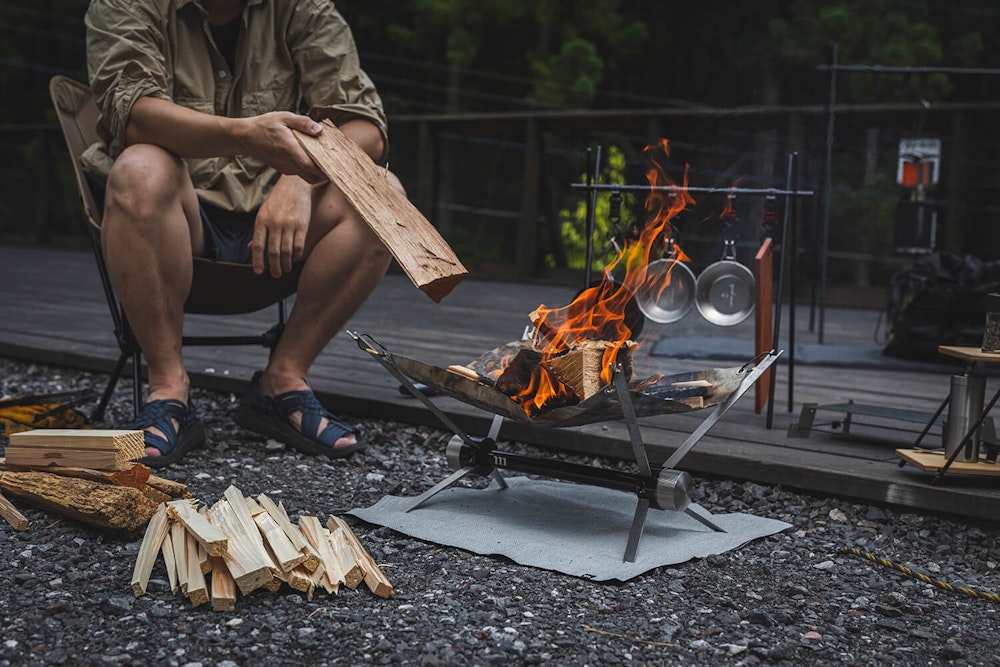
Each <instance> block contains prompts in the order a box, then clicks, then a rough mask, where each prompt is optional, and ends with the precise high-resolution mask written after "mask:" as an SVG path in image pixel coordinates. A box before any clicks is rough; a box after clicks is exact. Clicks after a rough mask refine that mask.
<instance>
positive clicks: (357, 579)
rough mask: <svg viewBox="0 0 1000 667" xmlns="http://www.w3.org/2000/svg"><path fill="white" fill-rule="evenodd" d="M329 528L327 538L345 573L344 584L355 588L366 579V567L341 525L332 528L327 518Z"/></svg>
mask: <svg viewBox="0 0 1000 667" xmlns="http://www.w3.org/2000/svg"><path fill="white" fill-rule="evenodd" d="M334 525H336V524H334ZM327 528H329V532H327V535H326V538H327V540H328V541H329V542H330V548H331V549H332V550H333V555H334V557H335V558H336V559H337V562H338V564H339V566H340V569H341V571H342V572H343V573H344V585H345V586H347V587H348V588H350V589H351V590H354V589H355V588H357V587H358V585H359V584H360V583H361V582H362V581H364V578H365V571H364V568H362V567H361V564H360V563H359V562H358V558H357V556H356V555H355V554H354V550H353V549H351V545H350V544H349V543H348V541H347V537H346V536H345V535H344V530H343V529H342V528H341V527H340V526H337V527H336V530H334V529H333V528H330V521H329V520H327Z"/></svg>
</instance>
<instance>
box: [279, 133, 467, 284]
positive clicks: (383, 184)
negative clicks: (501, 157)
mask: <svg viewBox="0 0 1000 667" xmlns="http://www.w3.org/2000/svg"><path fill="white" fill-rule="evenodd" d="M323 125H324V127H323V132H321V133H320V134H319V136H316V137H312V136H309V135H307V134H302V133H300V132H295V136H296V138H297V139H298V140H299V143H301V144H302V147H303V148H305V150H306V152H307V153H309V156H310V157H312V159H313V161H315V162H316V165H317V166H318V167H319V168H320V169H321V170H322V172H323V173H324V174H326V177H327V178H329V179H330V181H331V182H332V183H333V184H334V185H336V186H337V188H338V189H339V190H340V191H341V192H343V193H344V196H345V197H346V198H347V200H348V201H349V202H350V203H351V205H352V206H353V207H354V209H355V210H356V211H357V212H358V214H359V215H360V216H361V219H362V220H364V221H365V222H366V223H367V224H368V226H369V227H371V229H372V231H373V232H375V235H376V236H378V237H379V239H381V241H382V243H384V244H385V246H386V248H388V249H389V251H390V252H391V253H392V255H393V257H395V258H396V261H397V262H398V263H399V266H400V267H401V268H402V269H403V271H404V272H405V273H406V275H407V276H409V278H410V280H411V281H412V282H413V284H414V285H416V286H417V287H418V288H419V289H420V290H422V291H423V292H424V293H425V294H427V296H429V297H430V298H431V299H433V300H434V301H435V302H440V301H441V299H443V298H444V297H445V296H447V294H448V293H449V292H451V290H452V289H453V288H454V287H455V285H457V284H458V283H459V282H461V281H462V279H463V278H465V276H467V275H468V271H467V270H466V268H465V267H464V266H462V262H461V261H459V259H458V257H456V256H455V253H454V252H453V251H452V249H451V247H449V246H448V244H447V243H446V242H445V240H444V239H443V238H441V235H440V234H438V231H437V230H436V229H434V227H433V226H432V225H431V223H430V222H428V221H427V219H426V218H425V217H424V216H423V215H421V213H420V211H418V210H417V208H416V207H415V206H414V205H413V204H412V203H410V201H409V200H408V199H407V198H406V196H405V195H403V194H401V193H400V192H399V191H397V190H396V189H395V188H393V187H392V185H391V184H390V183H389V179H388V178H387V174H386V173H385V171H383V170H382V169H381V168H379V167H378V166H376V165H375V163H374V162H372V160H371V158H369V157H368V155H366V154H365V152H364V151H362V150H361V148H360V147H359V146H358V145H357V144H355V143H354V142H353V141H351V140H350V139H348V138H347V137H346V136H344V133H343V132H341V131H340V130H339V129H338V128H337V127H336V126H335V125H334V124H333V123H331V122H330V121H329V120H324V121H323Z"/></svg>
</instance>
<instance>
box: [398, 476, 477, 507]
mask: <svg viewBox="0 0 1000 667" xmlns="http://www.w3.org/2000/svg"><path fill="white" fill-rule="evenodd" d="M475 469H476V467H475V466H465V467H464V468H459V469H458V470H456V471H455V472H453V473H451V474H450V475H448V476H447V477H445V478H444V479H442V480H441V481H440V482H438V483H437V484H435V485H434V486H432V487H431V488H429V489H427V490H426V491H424V492H423V493H421V494H420V495H419V496H417V497H416V498H414V499H413V500H412V501H411V502H410V503H409V504H407V505H404V506H403V513H404V514H405V513H407V512H409V511H410V510H415V509H417V508H418V507H420V506H421V505H423V504H424V503H425V502H427V501H428V500H430V499H431V498H432V497H434V496H436V495H437V494H439V493H441V492H442V491H444V490H445V489H447V488H448V487H449V486H451V485H452V484H454V483H455V482H457V481H458V480H460V479H462V478H463V477H465V476H466V475H468V474H469V473H471V472H474V471H475Z"/></svg>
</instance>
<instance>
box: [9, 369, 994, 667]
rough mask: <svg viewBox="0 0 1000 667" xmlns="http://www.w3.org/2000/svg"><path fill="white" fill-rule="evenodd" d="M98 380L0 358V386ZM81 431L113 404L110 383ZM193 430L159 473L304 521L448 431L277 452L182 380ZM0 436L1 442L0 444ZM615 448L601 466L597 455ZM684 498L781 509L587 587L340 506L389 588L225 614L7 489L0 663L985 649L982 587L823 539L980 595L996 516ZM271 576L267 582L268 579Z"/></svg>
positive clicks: (934, 654)
mask: <svg viewBox="0 0 1000 667" xmlns="http://www.w3.org/2000/svg"><path fill="white" fill-rule="evenodd" d="M105 379H106V378H105V377H104V376H100V375H93V374H87V373H81V372H78V371H72V370H66V369H59V368H52V367H46V366H41V365H33V364H27V363H22V362H15V361H10V360H3V359H0V393H3V392H6V393H7V394H10V395H14V396H25V395H33V394H41V393H45V392H51V391H61V390H66V389H79V388H83V387H95V388H102V387H103V383H104V381H105ZM123 384H124V385H125V386H122V387H121V388H120V389H119V394H118V396H117V397H116V400H115V401H114V403H113V406H112V408H111V409H110V410H109V415H108V419H107V420H106V421H105V422H104V423H102V424H95V426H98V427H107V428H111V427H117V426H121V424H122V423H124V422H125V421H127V419H126V416H127V413H128V412H129V411H130V403H129V398H128V390H129V387H128V386H127V383H123ZM194 399H195V400H196V401H197V404H198V405H199V406H200V410H201V412H202V417H203V419H205V421H206V427H207V428H208V431H209V438H210V444H209V445H208V447H207V448H206V449H202V450H199V451H196V452H195V453H194V454H192V455H191V456H189V457H188V458H187V459H186V460H185V461H183V462H182V463H181V464H178V465H177V466H174V467H173V468H169V469H168V470H167V471H165V472H164V473H163V475H164V476H166V477H170V478H172V479H176V480H179V481H183V482H185V483H186V484H187V485H188V486H189V489H190V490H191V492H192V494H193V495H194V496H195V497H196V498H198V499H200V500H201V501H204V502H214V501H215V500H217V499H218V498H219V497H220V496H221V494H222V492H223V491H224V490H225V488H226V487H227V486H228V485H230V484H235V485H236V486H237V487H239V488H240V489H241V490H243V491H244V492H245V493H247V494H257V493H261V492H266V493H268V494H269V495H272V497H275V498H278V499H281V500H282V501H283V502H284V504H285V506H286V507H287V508H288V509H289V512H290V513H292V514H293V516H294V515H295V514H299V513H302V514H312V515H316V516H320V517H321V518H323V517H325V516H326V515H327V514H329V513H338V512H343V511H346V510H348V509H351V508H353V507H358V506H367V505H370V504H372V503H374V502H376V501H377V500H378V499H379V498H381V497H382V496H383V495H385V494H400V493H402V494H407V495H409V494H414V493H417V492H419V491H421V490H423V489H424V488H426V487H427V486H429V485H431V484H433V483H434V482H436V481H438V480H439V479H441V478H442V477H443V476H445V475H446V474H448V472H450V471H449V469H448V468H447V464H446V462H445V460H444V444H445V442H446V441H447V439H448V437H449V436H450V434H448V433H445V432H444V431H441V430H434V429H430V428H427V427H422V426H411V425H406V424H400V423H393V422H385V421H371V420H356V421H357V423H358V425H359V426H360V427H361V430H362V433H363V435H364V438H365V439H366V441H368V442H369V443H370V444H371V446H370V447H369V448H368V449H367V450H366V451H365V452H363V453H361V454H360V455H356V456H354V457H353V458H351V459H349V460H347V461H326V460H322V459H315V458H310V457H307V456H303V455H301V454H298V453H297V452H293V451H287V450H285V449H284V447H282V446H280V445H278V444H277V443H273V442H266V441H264V440H263V439H262V438H259V437H256V436H253V435H252V434H249V433H246V432H243V431H241V430H240V429H239V428H238V427H236V426H235V425H234V424H233V423H232V421H231V420H230V415H231V412H232V410H233V408H234V407H235V400H236V399H235V397H233V396H229V395H223V394H217V393H209V392H204V391H195V392H194ZM0 443H2V444H5V443H6V440H0ZM603 463H604V464H605V465H616V464H615V463H614V462H607V461H605V462H603ZM696 488H697V498H696V500H697V502H700V503H701V504H703V505H704V506H706V507H707V508H709V509H711V510H712V511H715V512H734V511H739V512H749V513H752V514H756V515H759V516H765V517H771V518H775V519H782V520H784V521H787V522H789V523H791V524H792V525H793V527H792V528H791V529H789V530H787V531H785V532H783V533H780V534H778V535H775V536H772V537H769V538H765V539H761V540H757V541H755V542H752V543H750V544H747V545H746V546H744V547H742V548H741V549H738V550H735V551H731V552H729V553H726V554H723V555H721V556H712V557H709V558H706V559H696V560H693V561H690V562H688V563H684V564H682V565H679V566H672V567H665V568H659V569H656V570H653V571H651V572H648V573H647V574H645V575H642V576H640V577H637V578H635V579H632V580H630V581H628V582H626V583H612V584H607V583H594V582H589V581H584V580H581V579H577V578H574V577H569V576H566V575H562V574H557V573H552V572H547V571H543V570H538V569H531V568H525V567H521V566H519V565H516V564H514V563H512V562H510V561H508V560H506V559H503V558H492V557H484V556H479V555H475V554H470V553H466V552H463V551H460V550H457V549H453V548H439V547H438V546H436V545H434V544H430V543H426V542H422V541H419V540H414V539H410V538H407V537H404V536H402V535H399V534H397V533H394V532H393V531H391V530H388V529H385V528H377V527H374V526H369V525H365V524H362V523H360V522H357V521H356V520H353V519H352V518H348V520H349V521H350V522H351V523H352V524H353V525H354V526H355V530H356V532H357V533H358V535H359V537H360V538H361V540H362V542H363V543H364V544H365V545H366V546H367V547H368V549H369V550H370V551H371V553H372V555H373V556H374V557H375V559H376V560H377V561H378V562H380V563H385V564H388V565H389V567H387V568H386V569H385V572H386V574H387V575H388V576H389V578H390V580H391V581H392V582H393V584H394V586H395V589H396V596H395V597H394V598H392V599H390V600H382V599H379V598H376V597H374V596H373V595H371V594H370V593H368V591H367V590H364V587H363V586H362V587H361V588H359V589H358V590H357V591H346V592H343V593H342V594H341V595H339V596H328V595H326V594H325V593H324V592H320V593H317V595H316V597H315V598H314V599H313V600H312V601H311V602H309V601H306V599H305V598H304V597H303V596H302V595H301V594H299V593H296V592H282V593H278V594H271V593H267V592H265V591H263V590H260V591H257V592H255V593H254V594H252V595H251V596H250V597H248V598H241V599H240V600H239V601H238V602H237V608H236V611H235V612H232V613H220V612H213V611H211V610H210V609H207V608H206V607H199V608H197V609H192V608H191V607H190V605H189V604H188V603H187V602H186V600H184V599H183V598H181V597H180V596H174V595H171V593H170V591H169V588H168V586H167V582H166V574H165V571H164V570H163V566H162V563H158V564H157V566H156V568H155V569H154V571H153V579H152V580H151V583H150V586H149V592H148V593H147V594H146V595H145V596H143V597H140V598H135V597H134V596H133V595H132V593H131V590H130V588H129V581H130V579H131V572H132V567H133V564H134V559H135V555H136V553H137V551H138V547H139V541H140V539H141V535H124V536H123V535H112V534H106V533H102V532H99V531H97V530H94V529H92V528H89V527H87V526H83V525H80V524H78V523H75V522H73V521H70V520H68V519H66V520H60V519H59V517H58V516H56V515H53V514H50V513H46V512H42V511H39V510H35V509H33V508H31V507H28V506H26V505H25V504H24V503H23V502H19V501H15V504H16V505H17V506H18V507H19V508H20V509H21V510H22V511H23V512H24V514H25V515H26V516H27V517H28V518H29V519H30V520H31V528H30V529H29V530H28V531H26V532H15V531H14V530H12V529H11V528H10V526H8V525H7V524H6V523H3V522H0V553H2V554H3V557H2V558H0V580H2V581H3V583H4V586H3V588H2V593H0V596H2V597H0V600H2V604H0V627H2V628H3V632H2V634H3V639H2V645H0V666H4V665H36V664H66V665H133V664H134V665H192V666H193V665H220V666H221V665H226V666H236V665H239V666H249V665H263V664H268V665H298V664H312V665H326V664H330V665H361V664H373V665H394V664H405V665H489V664H498V665H508V664H513V665H520V664H541V663H548V662H551V663H553V664H566V665H618V664H629V665H678V664H695V665H720V664H724V665H801V664H824V665H826V664H847V665H918V664H975V665H997V666H1000V657H998V654H1000V604H998V603H994V602H990V601H987V600H985V599H975V598H971V597H968V596H965V595H961V594H958V593H951V592H948V591H945V590H942V589H940V588H937V587H935V586H933V585H931V584H925V583H921V582H919V581H917V580H916V579H913V578H909V577H906V576H905V575H903V574H901V573H900V572H897V571H895V570H893V569H891V568H887V567H883V566H877V565H872V564H871V563H869V562H868V561H866V560H864V559H862V558H859V557H857V556H851V555H844V554H841V553H839V548H840V547H841V546H855V547H858V548H860V549H861V550H862V551H869V552H873V553H876V554H878V555H880V556H884V557H886V558H889V559H891V560H893V561H896V562H899V563H903V564H906V565H908V566H910V567H912V568H915V569H920V570H923V571H926V572H928V573H929V574H931V575H932V576H933V577H935V578H938V579H940V580H943V581H946V582H949V583H952V584H956V585H959V584H961V585H964V586H968V587H972V588H975V589H979V590H985V591H990V592H996V593H1000V581H998V577H997V574H998V565H997V564H998V562H1000V540H998V537H1000V524H996V523H994V524H978V525H973V524H968V523H963V522H961V521H958V520H955V519H951V518H941V517H935V516H923V515H919V514H914V513H910V512H906V511H900V510H899V509H896V508H891V507H876V506H870V505H859V504H855V503H851V502H849V501H847V500H843V499H839V498H826V497H818V496H811V495H808V494H805V493H801V492H798V491H791V490H788V489H784V488H781V487H771V486H761V485H759V484H752V483H743V482H739V481H731V480H719V479H705V478H698V479H696ZM286 590H287V589H286Z"/></svg>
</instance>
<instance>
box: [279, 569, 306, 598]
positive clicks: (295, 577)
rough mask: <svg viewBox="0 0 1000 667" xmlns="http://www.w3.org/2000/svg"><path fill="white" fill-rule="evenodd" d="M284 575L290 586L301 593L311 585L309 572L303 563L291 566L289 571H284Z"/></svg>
mask: <svg viewBox="0 0 1000 667" xmlns="http://www.w3.org/2000/svg"><path fill="white" fill-rule="evenodd" d="M284 577H285V581H286V582H287V583H288V585H289V586H290V587H291V588H293V589H295V590H297V591H302V592H303V593H305V592H306V591H308V590H309V587H310V586H311V585H312V576H311V573H310V572H309V570H307V569H306V568H305V566H303V565H297V566H295V567H293V568H292V569H291V571H290V572H286V573H284Z"/></svg>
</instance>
